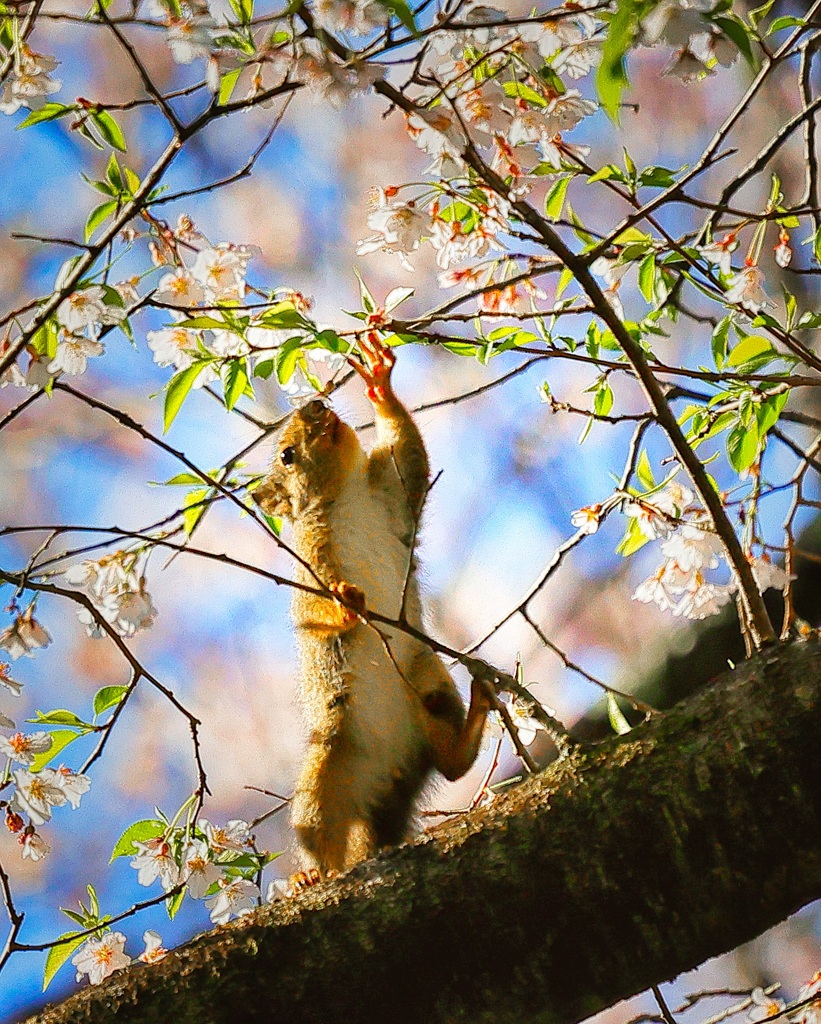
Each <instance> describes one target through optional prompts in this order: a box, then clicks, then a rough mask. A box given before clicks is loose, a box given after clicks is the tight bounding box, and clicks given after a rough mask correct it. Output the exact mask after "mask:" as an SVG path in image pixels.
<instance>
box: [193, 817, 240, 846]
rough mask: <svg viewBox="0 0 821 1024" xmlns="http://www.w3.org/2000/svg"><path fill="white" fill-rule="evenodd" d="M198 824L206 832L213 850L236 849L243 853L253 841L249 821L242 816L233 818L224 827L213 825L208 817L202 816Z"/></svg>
mask: <svg viewBox="0 0 821 1024" xmlns="http://www.w3.org/2000/svg"><path fill="white" fill-rule="evenodd" d="M197 824H198V826H199V828H200V830H201V831H202V832H204V833H205V835H206V837H207V839H208V845H209V846H210V847H211V849H212V850H236V851H238V852H240V853H241V852H242V851H243V850H245V848H246V847H247V846H248V844H249V843H250V842H251V835H250V832H249V827H248V822H247V821H243V820H242V818H233V819H232V820H231V821H229V822H228V824H227V825H225V826H224V827H221V826H218V825H212V824H211V822H210V821H208V820H207V819H206V818H200V820H199V821H198V822H197Z"/></svg>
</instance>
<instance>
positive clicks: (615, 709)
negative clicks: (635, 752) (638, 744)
mask: <svg viewBox="0 0 821 1024" xmlns="http://www.w3.org/2000/svg"><path fill="white" fill-rule="evenodd" d="M607 717H608V719H609V721H610V725H611V727H612V729H613V732H615V733H618V735H619V736H626V735H627V733H628V732H630V723H629V722H628V721H627V719H626V718H625V717H624V715H623V714H622V710H621V708H620V707H619V705H618V701H617V700H616V698H615V697H614V696H613V694H612V693H611V692H610V691H609V690H608V691H607Z"/></svg>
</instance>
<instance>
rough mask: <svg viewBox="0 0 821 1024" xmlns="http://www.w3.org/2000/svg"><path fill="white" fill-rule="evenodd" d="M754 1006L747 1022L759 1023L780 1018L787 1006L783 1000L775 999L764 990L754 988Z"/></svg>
mask: <svg viewBox="0 0 821 1024" xmlns="http://www.w3.org/2000/svg"><path fill="white" fill-rule="evenodd" d="M750 999H752V1003H753V1005H752V1006H751V1007H750V1011H749V1013H748V1014H747V1020H748V1021H751V1022H758V1021H763V1020H769V1018H770V1017H776V1016H778V1015H779V1014H780V1013H781V1012H782V1010H784V1009H785V1008H786V1006H787V1004H786V1003H785V1002H784V1000H783V999H774V998H773V997H772V996H769V995H767V994H766V993H765V991H764V989H763V988H754V989H753V990H752V992H751V993H750Z"/></svg>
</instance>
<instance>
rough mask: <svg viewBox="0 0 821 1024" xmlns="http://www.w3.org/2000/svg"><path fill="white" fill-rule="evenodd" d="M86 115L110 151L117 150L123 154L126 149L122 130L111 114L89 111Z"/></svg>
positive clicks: (101, 111) (102, 111) (103, 111)
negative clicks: (109, 147)
mask: <svg viewBox="0 0 821 1024" xmlns="http://www.w3.org/2000/svg"><path fill="white" fill-rule="evenodd" d="M88 115H89V117H90V118H91V120H92V121H93V122H94V126H95V128H96V129H97V131H98V132H99V133H100V137H101V138H102V140H103V141H104V142H106V143H107V144H108V145H109V146H111V148H112V149H118V150H119V151H120V152H121V153H125V151H126V148H127V147H126V144H125V136H124V135H123V130H122V128H120V126H119V125H118V124H117V122H116V121H115V120H114V118H113V117H112V116H111V114H109V112H108V111H107V110H89V112H88Z"/></svg>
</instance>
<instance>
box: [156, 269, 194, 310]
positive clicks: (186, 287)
mask: <svg viewBox="0 0 821 1024" xmlns="http://www.w3.org/2000/svg"><path fill="white" fill-rule="evenodd" d="M154 298H155V299H156V301H157V302H165V303H167V304H168V305H170V306H182V307H184V308H188V307H191V306H198V305H199V304H200V303H201V302H204V301H205V291H204V289H203V287H202V285H201V284H200V282H199V281H198V280H197V279H196V278H195V277H194V275H193V274H192V273H191V271H190V270H188V268H187V267H176V268H175V269H174V270H173V271H172V272H171V273H170V274H165V275H164V276H163V277H161V278H160V283H159V284H158V285H157V290H156V291H155V292H154Z"/></svg>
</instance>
